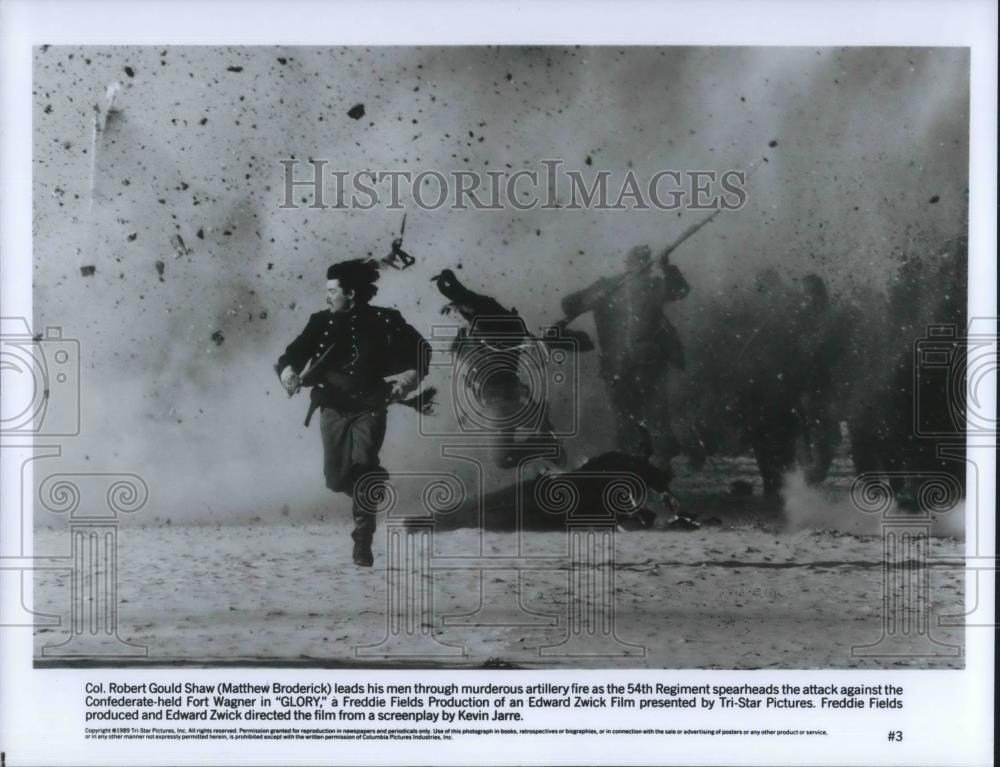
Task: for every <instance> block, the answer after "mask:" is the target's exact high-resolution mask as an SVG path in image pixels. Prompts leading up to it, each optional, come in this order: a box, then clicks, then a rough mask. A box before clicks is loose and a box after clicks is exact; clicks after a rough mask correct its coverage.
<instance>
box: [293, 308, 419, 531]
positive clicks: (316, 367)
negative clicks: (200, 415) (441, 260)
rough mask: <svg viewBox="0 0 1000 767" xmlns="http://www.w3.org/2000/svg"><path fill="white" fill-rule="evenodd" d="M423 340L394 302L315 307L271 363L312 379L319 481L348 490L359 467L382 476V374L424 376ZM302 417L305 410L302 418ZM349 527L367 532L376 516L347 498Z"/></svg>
mask: <svg viewBox="0 0 1000 767" xmlns="http://www.w3.org/2000/svg"><path fill="white" fill-rule="evenodd" d="M429 361H430V346H429V345H428V344H427V342H426V341H425V340H424V339H423V337H422V336H421V335H420V333H418V332H417V331H416V329H414V328H413V327H412V326H411V325H409V324H407V323H406V321H405V320H404V319H403V317H402V315H401V314H400V313H399V312H398V311H396V310H395V309H388V308H384V307H380V306H368V305H359V306H356V307H354V308H353V309H352V310H351V311H349V312H331V311H329V310H325V311H321V312H316V313H315V314H313V315H312V316H311V317H310V318H309V322H308V323H307V324H306V327H305V329H304V330H303V331H302V333H301V334H299V336H298V338H296V339H295V340H294V341H292V343H290V344H289V345H288V348H286V349H285V352H284V354H282V355H281V357H279V358H278V363H277V365H276V366H275V368H276V370H277V371H278V373H279V374H280V373H281V371H282V370H284V369H285V368H286V367H288V366H291V368H292V369H293V370H295V371H296V372H297V373H299V374H300V376H301V377H302V384H303V385H304V386H308V387H311V392H310V402H311V405H310V415H311V414H312V411H313V410H314V409H316V408H319V409H320V411H321V414H320V433H321V436H322V439H323V469H324V475H325V477H326V485H327V487H328V488H330V489H331V490H334V491H336V492H344V493H348V494H351V495H352V496H353V495H355V493H354V490H355V484H356V482H357V481H358V480H359V479H360V478H361V477H363V476H365V475H372V474H381V475H383V476H387V474H386V472H385V470H384V469H382V468H381V465H380V463H379V457H378V453H379V450H380V449H381V447H382V440H383V439H384V437H385V424H386V408H387V407H388V404H389V394H390V391H391V385H390V384H388V383H387V382H386V381H385V380H384V379H385V378H386V377H387V376H392V375H396V374H398V373H404V372H406V371H408V370H416V371H417V376H418V378H420V377H423V375H424V374H425V373H426V371H427V365H428V363H429ZM307 424H308V418H307ZM354 521H355V528H356V531H358V532H361V533H363V534H364V535H366V536H370V535H371V533H372V532H373V531H374V529H375V517H374V514H373V513H371V510H370V509H368V508H366V504H365V500H364V499H359V498H357V497H355V498H354Z"/></svg>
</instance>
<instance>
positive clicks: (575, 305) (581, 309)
mask: <svg viewBox="0 0 1000 767" xmlns="http://www.w3.org/2000/svg"><path fill="white" fill-rule="evenodd" d="M607 290H608V285H607V280H606V279H604V278H602V279H600V280H598V281H597V282H595V283H594V284H593V285H588V286H587V287H585V288H584V289H583V290H578V291H576V292H575V293H570V294H569V295H568V296H566V297H564V298H563V300H562V310H563V319H562V323H561V324H563V325H568V324H569V323H571V322H572V321H573V320H575V319H576V318H577V317H579V316H580V315H581V314H586V313H587V312H589V311H591V310H592V309H593V308H594V306H595V305H596V304H597V303H598V301H599V300H600V299H601V298H603V297H604V296H605V295H606V294H607Z"/></svg>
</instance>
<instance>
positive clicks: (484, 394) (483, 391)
mask: <svg viewBox="0 0 1000 767" xmlns="http://www.w3.org/2000/svg"><path fill="white" fill-rule="evenodd" d="M430 344H431V350H432V356H431V363H430V365H431V369H432V370H434V369H438V370H444V371H445V372H446V373H447V374H448V378H449V381H450V387H449V390H450V394H451V408H452V413H451V415H452V416H453V418H451V419H444V418H441V417H440V416H438V415H423V414H422V415H421V418H420V425H419V428H420V433H421V435H423V436H426V437H450V438H453V439H456V440H461V441H463V442H465V443H476V442H483V441H488V440H489V439H491V438H492V437H495V436H496V435H497V434H502V433H514V432H517V433H521V434H526V435H532V434H546V435H551V436H553V437H572V436H575V435H576V434H577V433H578V431H579V417H578V413H579V407H578V392H579V369H578V365H577V355H576V350H577V341H576V339H575V338H571V337H566V336H565V335H564V334H563V333H562V330H561V329H560V328H559V327H557V326H552V327H546V328H543V329H542V332H541V335H540V336H538V337H536V336H534V335H532V334H531V333H530V332H529V331H528V329H527V327H526V325H525V323H524V320H523V319H521V318H520V317H518V316H507V315H505V316H498V317H489V316H479V317H476V318H475V320H474V321H473V322H472V323H471V324H470V325H469V326H468V327H465V326H460V325H454V324H451V325H435V326H433V327H432V328H431V341H430ZM553 403H558V406H559V410H560V418H559V419H556V420H552V419H551V418H550V415H549V414H550V407H551V405H552V404H553Z"/></svg>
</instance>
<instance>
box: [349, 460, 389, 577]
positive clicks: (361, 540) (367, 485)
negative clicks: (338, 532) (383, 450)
mask: <svg viewBox="0 0 1000 767" xmlns="http://www.w3.org/2000/svg"><path fill="white" fill-rule="evenodd" d="M355 473H356V475H357V480H355V483H354V487H353V489H352V492H351V495H352V497H353V501H354V503H353V507H352V510H351V511H352V515H353V517H354V531H353V532H352V533H351V538H353V539H354V550H353V552H352V557H353V559H354V564H356V565H357V566H358V567H371V566H372V565H373V564H375V557H374V555H373V554H372V538H374V536H375V515H376V512H377V511H378V505H379V503H380V501H381V500H383V499H384V498H385V494H386V492H387V488H386V484H387V482H388V479H389V473H388V472H387V471H386V470H385V469H383V468H382V467H381V466H361V465H359V466H357V467H356V468H355Z"/></svg>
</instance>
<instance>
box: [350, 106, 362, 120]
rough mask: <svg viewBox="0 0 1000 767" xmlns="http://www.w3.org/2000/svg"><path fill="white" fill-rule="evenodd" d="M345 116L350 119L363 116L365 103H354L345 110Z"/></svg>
mask: <svg viewBox="0 0 1000 767" xmlns="http://www.w3.org/2000/svg"><path fill="white" fill-rule="evenodd" d="M347 116H348V117H350V118H351V119H352V120H360V119H361V118H362V117H364V116H365V105H364V104H355V105H354V106H353V107H351V108H350V109H348V110H347Z"/></svg>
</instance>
